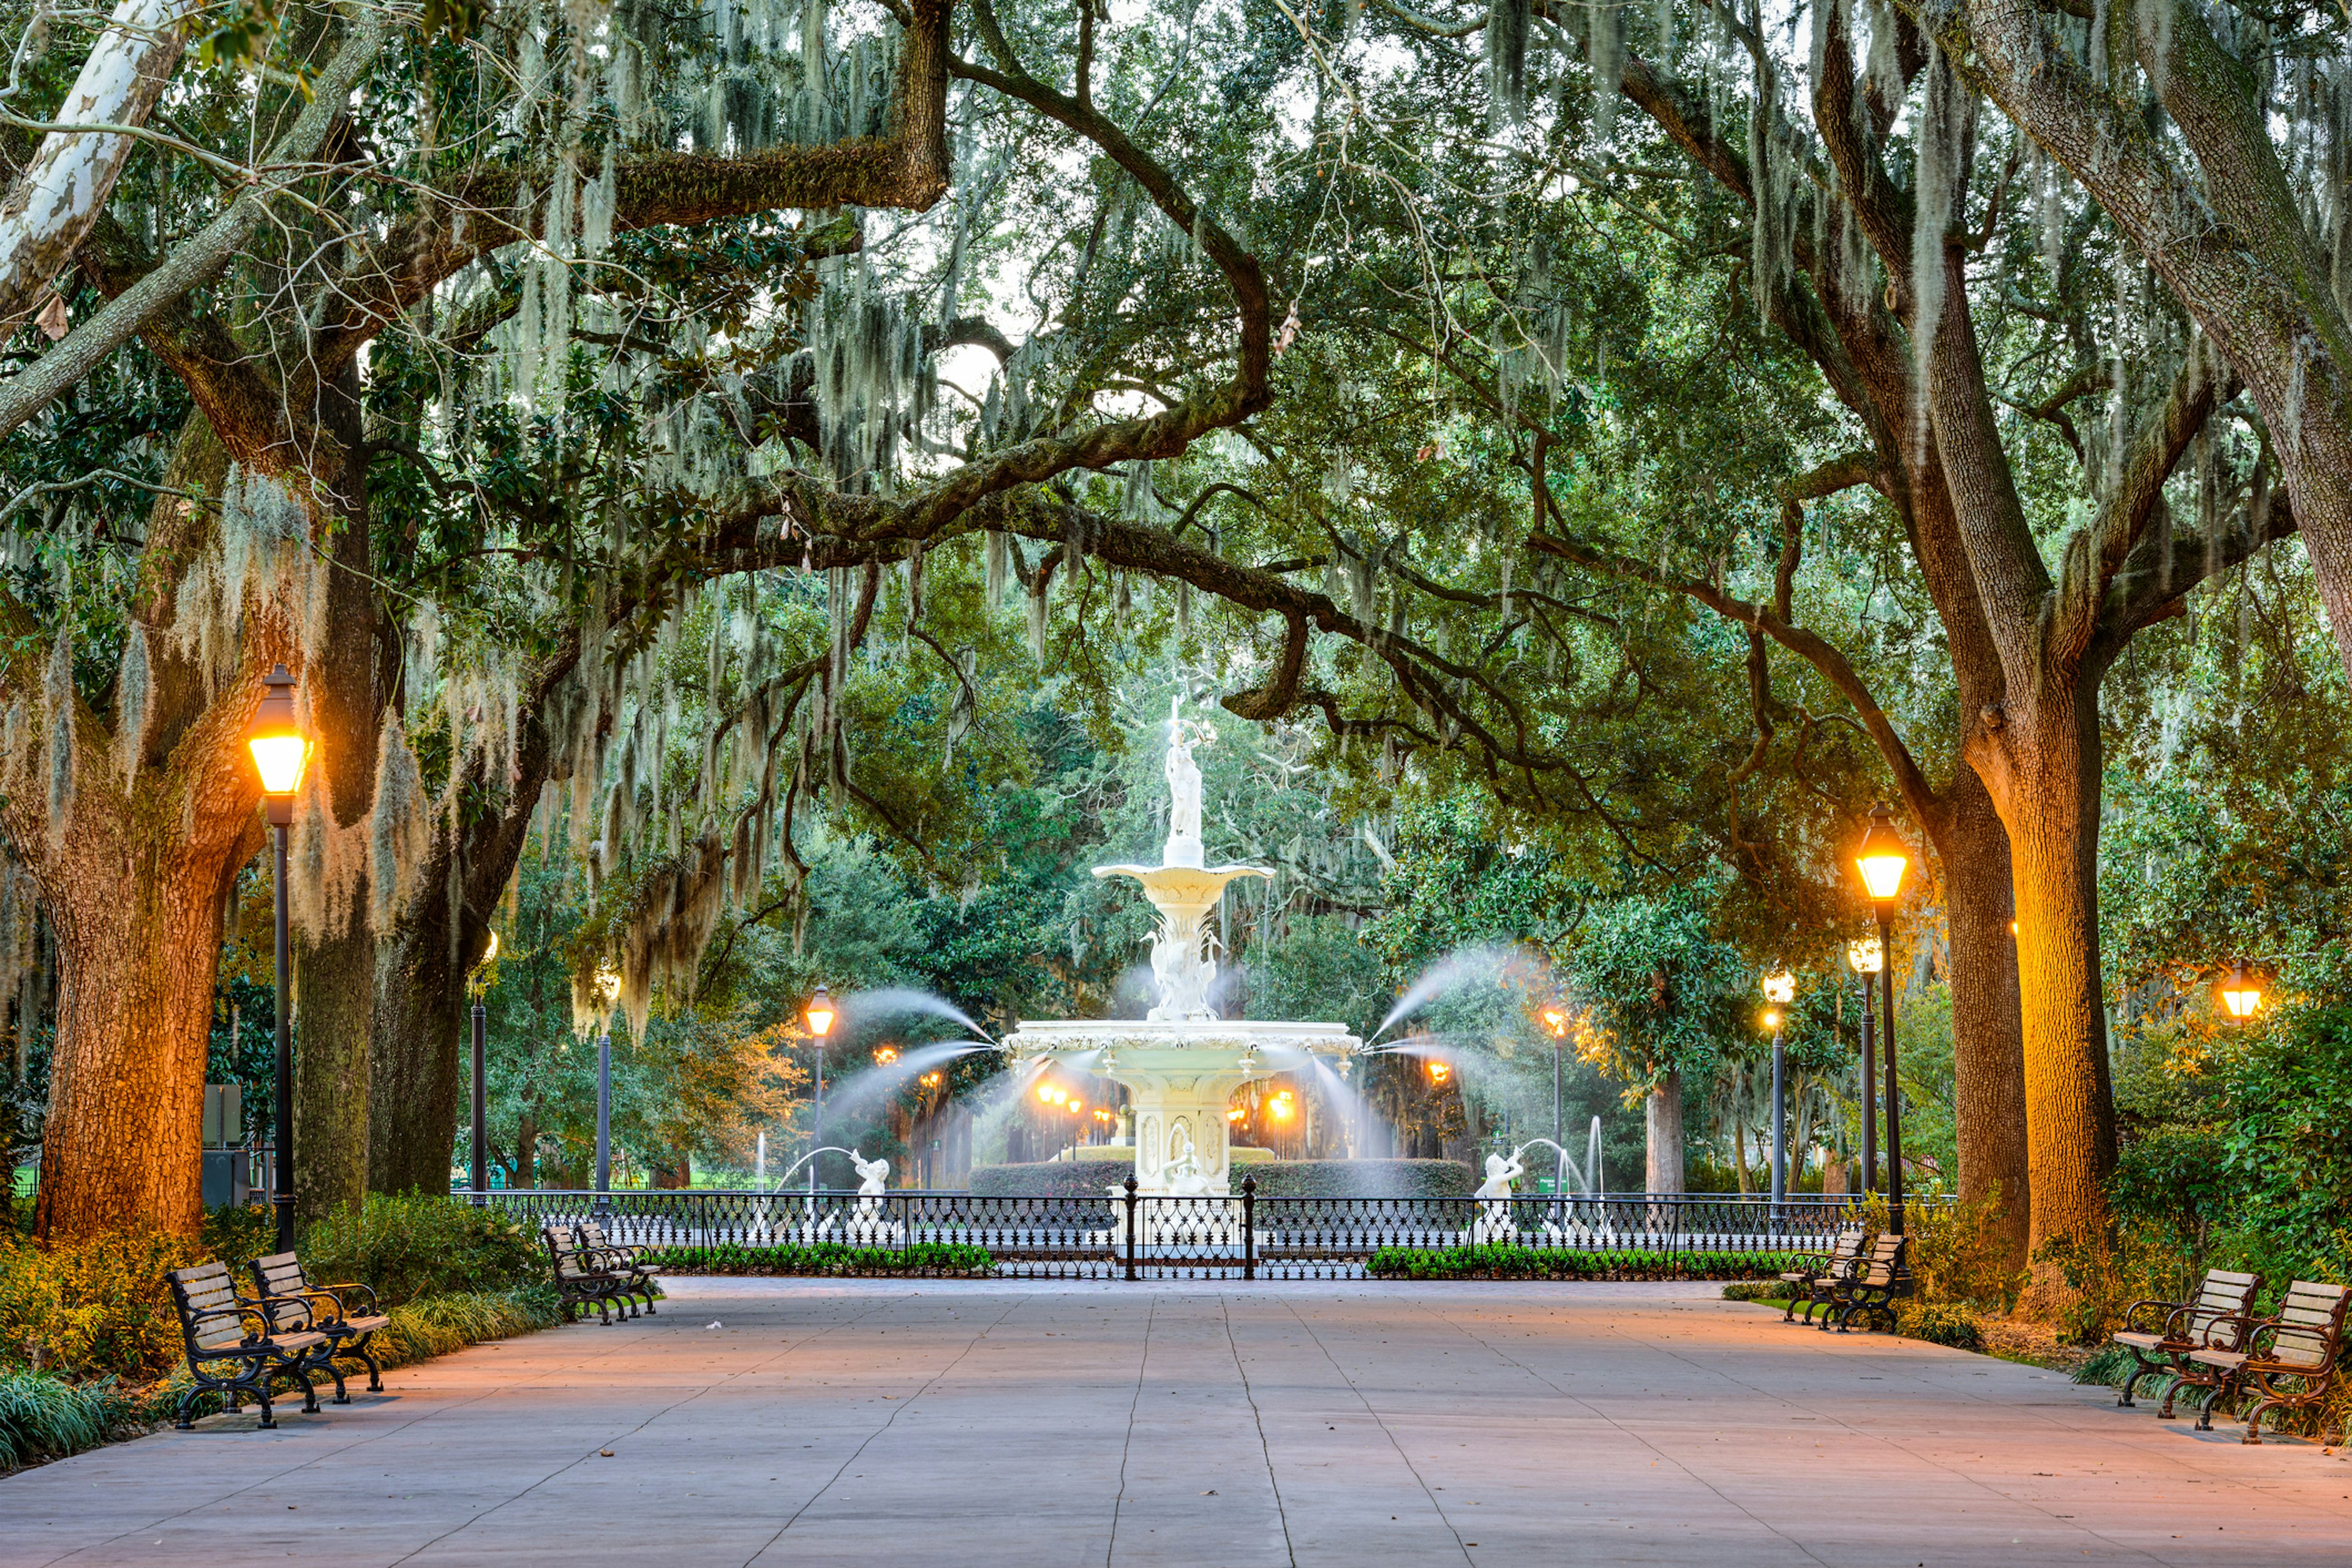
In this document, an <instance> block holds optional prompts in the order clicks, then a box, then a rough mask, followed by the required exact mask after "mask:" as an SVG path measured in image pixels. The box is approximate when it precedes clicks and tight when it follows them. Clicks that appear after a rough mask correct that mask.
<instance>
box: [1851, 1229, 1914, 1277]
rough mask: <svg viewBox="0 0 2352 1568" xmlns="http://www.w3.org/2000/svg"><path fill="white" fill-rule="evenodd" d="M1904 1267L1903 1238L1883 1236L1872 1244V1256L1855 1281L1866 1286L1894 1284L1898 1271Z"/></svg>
mask: <svg viewBox="0 0 2352 1568" xmlns="http://www.w3.org/2000/svg"><path fill="white" fill-rule="evenodd" d="M1902 1267H1903V1238H1902V1237H1899V1236H1882V1237H1879V1238H1878V1239H1877V1240H1875V1241H1874V1242H1872V1243H1871V1244H1870V1255H1869V1257H1868V1258H1865V1259H1864V1262H1863V1265H1862V1271H1861V1273H1859V1274H1858V1275H1856V1276H1855V1279H1857V1281H1858V1282H1859V1283H1861V1284H1864V1285H1888V1284H1892V1283H1893V1282H1894V1280H1895V1273H1896V1271H1897V1270H1899V1269H1900V1268H1902Z"/></svg>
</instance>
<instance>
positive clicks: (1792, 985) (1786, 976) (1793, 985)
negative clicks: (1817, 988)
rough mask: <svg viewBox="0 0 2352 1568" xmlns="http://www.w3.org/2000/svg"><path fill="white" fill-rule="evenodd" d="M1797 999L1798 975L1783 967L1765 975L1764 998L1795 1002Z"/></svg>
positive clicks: (1773, 1000) (1772, 1000)
mask: <svg viewBox="0 0 2352 1568" xmlns="http://www.w3.org/2000/svg"><path fill="white" fill-rule="evenodd" d="M1796 999H1797V977H1796V976H1795V975H1793V974H1791V973H1789V972H1788V971H1787V970H1785V969H1783V970H1780V971H1777V972H1775V973H1771V974H1768V975H1766V976H1765V977H1764V1000H1766V1001H1767V1002H1794V1001H1795V1000H1796Z"/></svg>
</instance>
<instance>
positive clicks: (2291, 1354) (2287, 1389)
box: [2189, 1279, 2352, 1443]
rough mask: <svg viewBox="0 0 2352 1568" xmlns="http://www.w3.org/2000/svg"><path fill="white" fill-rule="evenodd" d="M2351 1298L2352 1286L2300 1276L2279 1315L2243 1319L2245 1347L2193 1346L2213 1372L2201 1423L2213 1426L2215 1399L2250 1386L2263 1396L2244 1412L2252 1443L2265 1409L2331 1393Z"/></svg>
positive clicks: (2292, 1406) (2205, 1428)
mask: <svg viewBox="0 0 2352 1568" xmlns="http://www.w3.org/2000/svg"><path fill="white" fill-rule="evenodd" d="M2347 1304H2352V1287H2347V1286H2343V1285H2322V1284H2319V1283H2317V1282H2315V1281H2313V1280H2309V1279H2298V1280H2296V1281H2295V1282H2294V1284H2292V1285H2289V1286H2288V1287H2287V1288H2286V1297H2285V1299H2284V1300H2282V1301H2281V1302H2280V1303H2279V1310H2278V1312H2277V1313H2276V1315H2274V1316H2273V1317H2268V1318H2263V1319H2259V1320H2257V1319H2245V1320H2242V1321H2244V1322H2245V1324H2246V1329H2247V1332H2246V1337H2245V1341H2244V1345H2245V1348H2244V1349H2242V1350H2221V1349H2217V1348H2215V1347H2213V1346H2210V1345H2208V1346H2204V1347H2201V1348H2200V1349H2197V1350H2193V1351H2190V1352H2189V1361H2190V1362H2192V1363H2196V1364H2197V1365H2199V1366H2202V1367H2209V1368H2210V1369H2211V1370H2212V1372H2213V1373H2214V1374H2215V1377H2214V1387H2213V1393H2212V1394H2211V1395H2210V1396H2209V1397H2208V1398H2207V1399H2206V1401H2205V1407H2204V1409H2203V1410H2202V1411H2201V1412H2200V1414H2199V1415H2198V1419H2197V1429H2198V1430H2199V1431H2200V1432H2209V1431H2210V1430H2212V1427H2213V1406H2214V1405H2215V1404H2216V1403H2218V1402H2219V1401H2221V1400H2222V1399H2224V1398H2231V1399H2234V1398H2235V1397H2237V1396H2238V1395H2239V1394H2243V1393H2244V1392H2245V1391H2246V1390H2247V1388H2248V1387H2249V1386H2251V1387H2252V1390H2253V1392H2254V1393H2255V1394H2258V1395H2260V1396H2261V1397H2259V1398H2258V1399H2256V1400H2255V1401H2254V1407H2253V1408H2252V1410H2249V1411H2248V1412H2246V1436H2245V1440H2246V1441H2247V1442H2249V1443H2260V1442H2261V1441H2262V1440H2263V1411H2265V1410H2271V1409H2280V1410H2296V1409H2300V1408H2302V1407H2303V1406H2305V1405H2315V1404H2317V1403H2318V1402H2319V1401H2320V1400H2322V1399H2325V1398H2326V1397H2327V1394H2328V1392H2329V1390H2331V1389H2332V1388H2334V1387H2335V1385H2336V1352H2338V1351H2340V1350H2342V1349H2343V1348H2344V1311H2345V1308H2346V1306H2347ZM2290 1384H2291V1385H2292V1386H2289V1385H2290Z"/></svg>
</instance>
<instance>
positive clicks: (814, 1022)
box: [802, 985, 834, 1241]
mask: <svg viewBox="0 0 2352 1568" xmlns="http://www.w3.org/2000/svg"><path fill="white" fill-rule="evenodd" d="M802 1017H803V1018H804V1019H805V1020H806V1021H807V1023H808V1032H809V1038H810V1039H811V1040H813V1041H814V1042H815V1044H816V1096H815V1099H814V1101H813V1106H814V1115H813V1116H812V1117H811V1119H810V1121H809V1175H808V1186H809V1219H810V1223H811V1225H812V1226H814V1223H815V1219H816V1167H817V1160H818V1155H817V1152H816V1151H817V1147H818V1145H820V1144H822V1143H823V1142H824V1037H826V1036H827V1035H829V1034H831V1033H833V1019H834V1008H833V994H832V993H830V992H828V991H827V990H825V988H824V986H822V985H820V986H818V987H817V988H816V994H815V995H814V996H812V997H810V998H809V1003H808V1008H807V1010H806V1011H805V1012H803V1014H802ZM809 1237H810V1239H811V1240H812V1241H814V1239H815V1237H816V1233H815V1231H814V1230H811V1231H810V1233H809Z"/></svg>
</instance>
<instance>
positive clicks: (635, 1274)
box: [579, 1220, 662, 1317]
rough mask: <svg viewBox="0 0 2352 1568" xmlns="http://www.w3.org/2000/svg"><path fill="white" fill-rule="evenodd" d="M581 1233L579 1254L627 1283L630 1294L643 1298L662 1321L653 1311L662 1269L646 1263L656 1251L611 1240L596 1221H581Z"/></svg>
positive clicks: (647, 1308)
mask: <svg viewBox="0 0 2352 1568" xmlns="http://www.w3.org/2000/svg"><path fill="white" fill-rule="evenodd" d="M579 1232H580V1250H581V1251H582V1252H583V1253H584V1254H585V1255H587V1256H588V1257H589V1258H593V1260H594V1261H595V1262H596V1264H597V1265H598V1267H600V1268H604V1269H606V1270H608V1271H609V1272H611V1273H614V1274H617V1275H619V1276H620V1277H621V1279H623V1280H624V1281H625V1282H626V1284H627V1287H628V1293H629V1294H632V1295H640V1296H643V1297H644V1298H645V1302H646V1311H647V1312H648V1313H650V1314H652V1315H653V1316H655V1317H659V1316H660V1315H661V1314H660V1313H658V1312H656V1311H654V1290H655V1285H654V1282H655V1280H656V1279H659V1278H660V1276H661V1271H662V1266H661V1265H660V1264H658V1263H648V1262H646V1254H647V1253H649V1252H651V1251H652V1250H653V1248H651V1247H639V1246H636V1245H635V1244H633V1243H626V1242H616V1241H613V1240H610V1239H608V1238H607V1237H605V1235H604V1226H601V1225H598V1224H597V1223H596V1222H595V1221H594V1220H583V1221H582V1222H581V1224H580V1226H579ZM632 1315H633V1316H634V1315H635V1314H634V1310H633V1311H632Z"/></svg>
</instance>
